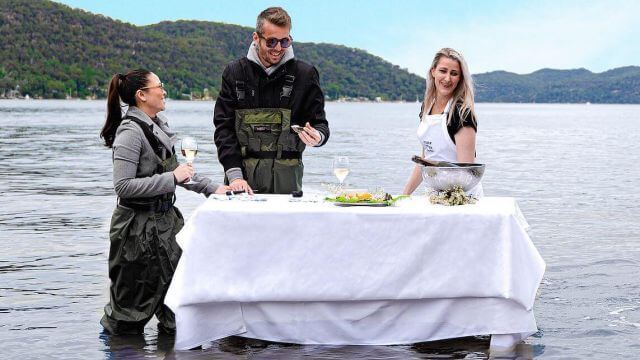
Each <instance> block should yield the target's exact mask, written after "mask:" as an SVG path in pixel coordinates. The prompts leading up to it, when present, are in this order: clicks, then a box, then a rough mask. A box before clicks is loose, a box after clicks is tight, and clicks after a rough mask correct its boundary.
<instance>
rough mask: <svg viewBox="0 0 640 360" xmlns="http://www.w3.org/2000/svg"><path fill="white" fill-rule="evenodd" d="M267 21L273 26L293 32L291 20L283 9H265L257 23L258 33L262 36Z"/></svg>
mask: <svg viewBox="0 0 640 360" xmlns="http://www.w3.org/2000/svg"><path fill="white" fill-rule="evenodd" d="M265 20H266V21H268V22H270V23H272V24H273V25H276V26H279V27H287V28H288V29H289V30H291V18H290V17H289V14H287V12H286V11H285V10H284V9H283V8H281V7H270V8H267V9H264V10H263V11H262V12H261V13H260V15H258V20H257V21H256V32H257V33H258V34H262V26H263V25H264V21H265Z"/></svg>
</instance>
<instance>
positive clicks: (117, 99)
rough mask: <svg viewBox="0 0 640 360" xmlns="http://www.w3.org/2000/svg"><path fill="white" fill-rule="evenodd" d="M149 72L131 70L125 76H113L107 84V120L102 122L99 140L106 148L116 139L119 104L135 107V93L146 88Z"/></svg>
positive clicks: (120, 108)
mask: <svg viewBox="0 0 640 360" xmlns="http://www.w3.org/2000/svg"><path fill="white" fill-rule="evenodd" d="M149 74H151V71H149V70H145V69H137V70H131V71H129V72H128V73H126V74H124V75H123V74H119V73H118V74H115V75H113V77H112V78H111V82H110V83H109V90H108V95H107V120H106V121H105V122H104V126H103V127H102V131H100V138H102V139H104V145H105V146H106V147H109V148H110V147H112V146H113V141H114V140H115V138H116V130H117V129H118V126H120V123H121V122H122V105H121V102H123V103H125V104H127V105H128V106H136V92H138V90H140V89H141V88H143V87H145V86H147V81H148V80H147V76H149Z"/></svg>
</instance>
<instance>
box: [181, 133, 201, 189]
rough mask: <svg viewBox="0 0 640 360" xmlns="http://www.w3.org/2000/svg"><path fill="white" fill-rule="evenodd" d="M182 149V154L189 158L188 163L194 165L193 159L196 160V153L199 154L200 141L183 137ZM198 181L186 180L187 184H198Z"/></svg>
mask: <svg viewBox="0 0 640 360" xmlns="http://www.w3.org/2000/svg"><path fill="white" fill-rule="evenodd" d="M180 149H181V150H182V156H184V158H185V159H186V160H187V164H189V165H191V166H192V165H193V160H195V158H196V155H197V154H198V142H197V141H196V139H194V138H192V137H190V136H187V137H185V138H183V139H182V141H181V143H180ZM197 183H198V182H197V181H193V180H192V179H189V181H187V182H185V184H189V185H190V184H197Z"/></svg>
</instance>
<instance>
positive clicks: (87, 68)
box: [0, 0, 424, 100]
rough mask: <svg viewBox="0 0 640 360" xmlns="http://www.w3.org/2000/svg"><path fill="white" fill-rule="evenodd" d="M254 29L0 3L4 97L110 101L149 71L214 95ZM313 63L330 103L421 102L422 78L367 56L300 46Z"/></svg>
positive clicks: (175, 89)
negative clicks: (125, 82)
mask: <svg viewBox="0 0 640 360" xmlns="http://www.w3.org/2000/svg"><path fill="white" fill-rule="evenodd" d="M251 34H252V29H251V28H248V27H241V26H237V25H229V24H222V23H214V22H204V21H177V22H162V23H159V24H155V25H150V26H144V27H138V26H134V25H131V24H127V23H123V22H120V21H116V20H113V19H110V18H107V17H104V16H102V15H95V14H91V13H88V12H86V11H82V10H77V9H72V8H70V7H68V6H65V5H61V4H58V3H53V2H50V1H45V0H2V1H0V58H1V59H2V63H1V64H0V96H1V95H2V94H5V93H7V92H8V91H10V90H15V89H16V86H18V88H17V89H18V91H19V93H20V94H29V95H30V96H31V97H45V98H64V97H66V96H71V97H86V96H97V97H104V96H105V93H106V87H107V84H108V81H109V78H110V76H111V75H112V74H114V73H117V72H123V71H125V70H126V69H131V68H138V67H144V68H148V69H150V70H152V71H154V72H157V73H158V75H159V76H160V77H161V78H162V79H163V81H164V82H166V83H167V84H168V92H169V96H170V97H173V98H179V97H183V94H192V95H194V96H196V97H199V96H203V93H204V89H205V88H206V89H208V91H209V93H210V95H211V96H212V97H215V96H216V95H217V90H218V89H219V87H220V81H221V74H222V70H223V69H224V67H225V65H226V64H227V63H229V62H230V61H232V60H234V59H237V58H239V57H241V56H244V55H246V52H247V49H248V46H249V44H250V43H251ZM294 49H295V54H296V57H297V58H299V59H301V60H304V61H307V62H309V63H311V64H313V65H315V66H316V67H317V68H318V70H319V72H320V79H321V85H322V87H323V89H324V90H325V94H326V95H328V96H329V97H331V98H337V97H365V98H369V99H374V98H376V97H381V98H382V99H386V100H398V99H410V100H415V99H416V97H421V96H422V94H423V93H424V79H422V78H420V77H419V76H416V75H413V74H411V73H409V72H407V71H406V70H403V69H400V68H399V67H398V66H395V65H393V64H391V63H389V62H387V61H385V60H383V59H382V58H379V57H377V56H374V55H371V54H369V53H367V52H365V51H362V50H357V49H352V48H347V47H344V46H339V45H329V44H310V43H300V42H295V43H294Z"/></svg>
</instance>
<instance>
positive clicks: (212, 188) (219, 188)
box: [178, 174, 228, 197]
mask: <svg viewBox="0 0 640 360" xmlns="http://www.w3.org/2000/svg"><path fill="white" fill-rule="evenodd" d="M192 180H193V181H195V182H196V183H195V184H184V183H181V184H178V185H180V186H182V187H183V188H185V189H187V190H191V191H194V192H197V193H199V194H203V195H204V196H206V197H209V195H211V194H224V193H225V192H226V191H227V190H228V186H225V185H220V184H216V183H214V182H213V180H211V179H209V178H208V177H204V176H200V175H198V174H195V175H193V177H192Z"/></svg>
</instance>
